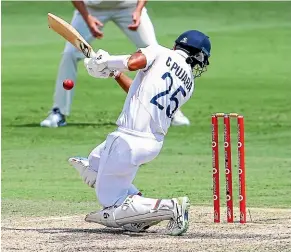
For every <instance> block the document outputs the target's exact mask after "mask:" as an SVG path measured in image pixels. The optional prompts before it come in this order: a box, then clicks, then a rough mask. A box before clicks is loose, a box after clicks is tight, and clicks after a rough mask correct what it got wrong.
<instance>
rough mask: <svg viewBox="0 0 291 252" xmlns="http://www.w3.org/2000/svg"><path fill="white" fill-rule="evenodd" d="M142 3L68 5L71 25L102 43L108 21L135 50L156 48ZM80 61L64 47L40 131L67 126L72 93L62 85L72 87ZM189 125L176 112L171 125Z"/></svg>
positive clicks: (88, 38)
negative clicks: (71, 10) (67, 83)
mask: <svg viewBox="0 0 291 252" xmlns="http://www.w3.org/2000/svg"><path fill="white" fill-rule="evenodd" d="M146 2H147V1H144V0H130V1H128V0H127V1H126V0H124V1H105V0H92V1H91V0H87V1H83V0H78V1H72V3H73V5H74V7H75V8H76V10H75V12H74V15H73V19H72V21H71V24H72V26H73V27H74V28H75V29H76V30H77V31H78V32H79V33H80V34H81V35H82V37H83V38H84V39H85V40H86V41H88V42H89V43H91V42H92V41H93V40H94V39H96V38H97V39H102V38H103V36H104V34H103V31H102V27H103V26H104V25H105V24H106V23H107V22H108V21H113V22H114V23H115V24H116V25H117V26H118V27H119V28H120V29H121V30H122V31H123V32H124V33H125V34H126V35H127V37H128V38H129V39H130V40H131V41H132V42H133V43H134V44H135V45H136V47H137V48H143V47H147V46H149V45H156V44H157V40H156V36H155V31H154V27H153V24H152V22H151V20H150V18H149V16H148V14H147V10H146V8H145V5H146ZM83 58H84V55H83V54H82V53H80V52H79V51H78V50H77V49H76V48H75V47H74V46H73V45H71V44H70V43H69V42H67V43H66V45H65V49H64V51H63V54H62V59H61V62H60V65H59V71H58V75H57V80H56V86H55V94H54V101H53V106H52V109H51V111H50V113H49V115H48V117H47V118H46V119H45V120H43V121H42V122H41V123H40V125H41V126H42V127H53V128H55V127H60V126H65V125H66V124H67V122H66V116H68V115H69V114H70V108H71V105H72V101H73V95H74V89H72V90H70V91H68V90H65V89H64V88H63V81H64V80H65V79H71V80H72V81H73V82H74V83H76V79H77V67H78V65H77V63H78V61H80V60H81V59H83ZM189 124H190V122H189V120H188V118H187V117H185V116H184V115H183V113H182V112H181V111H179V110H178V111H177V112H176V113H175V116H173V117H172V125H178V126H179V125H189Z"/></svg>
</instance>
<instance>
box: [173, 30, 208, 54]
mask: <svg viewBox="0 0 291 252" xmlns="http://www.w3.org/2000/svg"><path fill="white" fill-rule="evenodd" d="M175 43H176V45H179V46H181V47H183V46H186V47H190V48H193V49H198V50H201V51H202V52H204V53H205V55H206V56H207V57H208V58H209V57H210V51H211V43H210V40H209V37H208V36H207V35H205V34H204V33H202V32H200V31H197V30H190V31H186V32H184V33H182V34H181V35H180V36H179V37H178V38H177V39H176V40H175Z"/></svg>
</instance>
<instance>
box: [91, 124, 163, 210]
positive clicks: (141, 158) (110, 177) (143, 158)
mask: <svg viewBox="0 0 291 252" xmlns="http://www.w3.org/2000/svg"><path fill="white" fill-rule="evenodd" d="M162 146H163V137H161V138H160V139H159V140H157V139H155V138H149V137H147V136H144V135H142V134H140V133H138V132H133V131H128V130H126V129H120V128H119V129H118V130H117V131H115V132H113V133H111V134H109V135H108V136H107V139H106V141H105V142H103V143H102V144H100V145H99V146H97V147H96V148H95V149H94V150H93V151H92V152H91V154H90V155H89V164H90V166H91V169H93V170H95V171H97V173H98V174H97V180H96V186H95V188H96V196H97V199H98V201H99V203H100V204H101V205H102V206H103V207H109V206H113V205H120V204H121V203H122V202H123V201H124V200H125V198H126V197H127V196H128V195H133V194H137V193H138V192H139V191H138V189H137V188H136V187H135V186H134V185H133V184H132V182H133V180H134V178H135V176H136V173H137V170H138V168H139V166H140V165H142V164H145V163H148V162H150V161H152V160H153V159H154V158H155V157H157V155H158V154H159V153H160V151H161V148H162Z"/></svg>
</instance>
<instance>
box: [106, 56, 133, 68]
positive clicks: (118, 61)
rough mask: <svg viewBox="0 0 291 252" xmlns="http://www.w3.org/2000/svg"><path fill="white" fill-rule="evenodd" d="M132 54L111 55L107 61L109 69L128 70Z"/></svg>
mask: <svg viewBox="0 0 291 252" xmlns="http://www.w3.org/2000/svg"><path fill="white" fill-rule="evenodd" d="M130 56H131V55H118V56H114V55H113V56H109V58H108V61H107V66H108V69H110V70H118V71H120V72H126V71H128V65H127V63H128V60H129V58H130Z"/></svg>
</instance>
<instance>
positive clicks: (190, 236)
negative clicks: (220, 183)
mask: <svg viewBox="0 0 291 252" xmlns="http://www.w3.org/2000/svg"><path fill="white" fill-rule="evenodd" d="M222 211H224V209H222ZM190 212H191V215H190V216H191V220H190V227H189V230H188V232H187V233H186V234H184V235H183V236H181V237H171V236H168V235H167V234H166V233H165V225H166V223H164V224H161V225H158V226H155V227H152V228H151V229H149V230H148V232H145V233H130V232H126V231H123V230H121V229H109V228H104V227H102V226H100V225H97V224H90V223H86V222H84V216H64V217H46V218H23V217H22V218H17V219H12V218H10V219H4V220H2V234H1V236H2V251H119V252H120V251H167V252H169V251H179V252H181V251H195V252H197V251H203V252H204V251H228V252H229V251H236V252H239V251H244V252H245V251H256V252H258V251H278V252H283V251H286V252H287V251H288V252H289V251H291V210H286V209H285V210H284V209H250V213H251V219H252V220H251V219H250V218H249V222H248V223H247V224H244V225H242V224H239V223H234V224H227V223H220V224H214V223H212V208H209V207H195V208H191V211H190ZM222 218H223V219H225V216H222Z"/></svg>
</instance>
